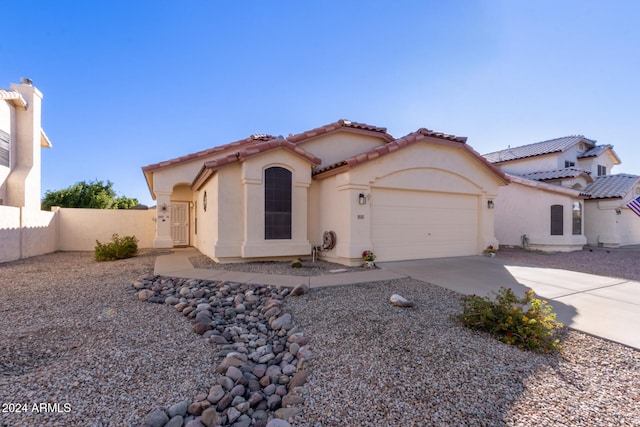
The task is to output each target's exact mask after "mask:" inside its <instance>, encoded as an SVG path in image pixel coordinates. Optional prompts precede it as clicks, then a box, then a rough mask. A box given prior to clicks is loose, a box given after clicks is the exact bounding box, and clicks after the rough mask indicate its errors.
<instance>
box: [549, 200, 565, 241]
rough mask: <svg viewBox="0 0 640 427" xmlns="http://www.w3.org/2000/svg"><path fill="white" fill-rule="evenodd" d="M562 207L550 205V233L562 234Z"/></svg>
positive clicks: (554, 234) (553, 234)
mask: <svg viewBox="0 0 640 427" xmlns="http://www.w3.org/2000/svg"><path fill="white" fill-rule="evenodd" d="M563 217H564V208H563V206H562V205H553V206H551V235H552V236H562V235H563V234H564V224H563Z"/></svg>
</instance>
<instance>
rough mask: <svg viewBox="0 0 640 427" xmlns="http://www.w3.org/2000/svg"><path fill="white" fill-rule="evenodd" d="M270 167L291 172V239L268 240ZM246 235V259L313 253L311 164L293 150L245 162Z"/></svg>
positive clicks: (244, 249) (244, 238)
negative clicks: (309, 215)
mask: <svg viewBox="0 0 640 427" xmlns="http://www.w3.org/2000/svg"><path fill="white" fill-rule="evenodd" d="M270 167H282V168H284V169H287V170H289V171H290V172H291V180H292V182H291V183H292V187H293V188H292V193H291V218H292V219H291V221H292V223H291V239H283V240H280V239H270V240H267V239H265V222H264V218H265V211H264V206H265V190H264V174H265V170H266V169H268V168H270ZM241 174H242V175H241V180H240V182H242V186H243V196H244V200H243V215H242V218H243V219H244V236H243V239H242V248H241V250H242V256H243V257H245V258H250V257H265V256H271V257H280V256H283V257H284V256H286V257H290V256H301V255H309V254H310V253H311V244H310V243H309V241H308V240H307V208H308V205H307V189H308V188H309V185H310V184H311V165H310V164H309V162H307V161H306V160H303V159H302V158H300V157H298V156H296V155H294V154H292V153H291V152H289V151H286V150H283V149H279V150H273V151H271V152H268V153H266V154H264V155H262V156H256V157H253V158H250V159H248V160H246V161H245V162H243V163H242V172H241Z"/></svg>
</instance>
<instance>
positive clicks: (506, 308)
mask: <svg viewBox="0 0 640 427" xmlns="http://www.w3.org/2000/svg"><path fill="white" fill-rule="evenodd" d="M493 294H495V298H494V299H492V298H491V297H479V296H477V295H467V296H464V297H462V299H461V303H462V314H460V315H459V316H458V319H459V320H461V321H462V322H463V323H464V324H465V326H467V327H468V328H470V329H474V330H480V331H485V332H489V333H490V334H492V335H494V336H495V337H496V338H498V339H499V340H500V341H502V342H504V343H506V344H510V345H515V346H517V347H518V348H520V349H523V350H533V351H538V352H545V353H546V352H549V351H559V350H560V349H561V345H560V340H559V339H558V328H562V326H563V325H562V323H560V322H556V315H555V313H553V312H552V310H553V308H552V307H551V306H550V305H549V304H548V303H547V301H544V300H540V299H538V298H535V293H534V292H533V291H532V290H530V291H527V292H526V293H525V296H524V297H523V298H518V297H517V296H516V295H515V294H514V293H513V291H512V290H511V289H510V288H500V290H499V291H498V292H494V293H493Z"/></svg>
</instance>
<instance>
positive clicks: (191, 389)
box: [0, 252, 215, 427]
mask: <svg viewBox="0 0 640 427" xmlns="http://www.w3.org/2000/svg"><path fill="white" fill-rule="evenodd" d="M155 258H156V257H155V253H152V252H143V253H142V254H141V255H140V256H138V257H136V258H131V259H127V260H121V261H116V262H110V263H97V262H95V261H94V260H93V253H92V252H76V253H72V252H66V253H54V254H49V255H44V256H39V257H33V258H29V259H26V260H22V261H16V262H10V263H4V264H0V295H1V298H0V319H1V320H0V325H1V327H0V404H2V405H3V407H2V408H0V410H2V409H4V410H5V411H6V412H0V426H12V427H13V426H127V425H136V424H139V423H140V422H141V420H142V419H143V417H144V416H145V415H146V414H147V413H148V412H149V411H150V410H151V409H152V408H153V407H155V406H164V405H167V404H168V403H174V402H178V401H180V400H182V399H184V398H185V397H192V396H194V395H196V394H197V393H199V392H201V391H202V390H208V388H209V386H210V385H211V382H212V381H211V378H212V377H213V375H214V374H215V366H214V365H213V364H212V359H213V356H214V355H213V351H212V347H211V345H210V344H209V343H208V342H205V341H204V340H203V339H202V338H201V337H200V336H199V335H196V334H194V333H193V332H192V331H193V329H192V326H191V323H190V322H189V321H188V320H187V319H184V318H182V317H181V316H179V315H175V314H174V313H169V309H168V308H167V307H166V306H162V305H157V304H148V303H143V302H140V301H138V299H137V298H135V296H133V295H132V294H130V293H127V292H126V291H125V285H126V284H128V283H130V282H131V280H132V279H134V278H136V277H138V276H139V275H141V274H145V273H152V272H153V265H154V262H155ZM43 403H44V404H47V403H49V404H58V405H59V406H58V407H57V408H56V407H49V408H47V407H46V406H44V407H43V412H40V411H39V409H40V404H43ZM9 404H20V405H21V407H20V408H19V409H26V412H19V413H18V412H15V411H16V409H17V408H16V406H13V407H9V406H8V405H9ZM34 404H35V405H36V409H37V410H35V411H34V407H33V405H34ZM65 404H67V405H68V406H66V407H65V406H64V405H65ZM4 405H6V406H4ZM25 405H26V406H25ZM67 409H68V411H67Z"/></svg>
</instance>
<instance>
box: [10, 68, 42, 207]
mask: <svg viewBox="0 0 640 427" xmlns="http://www.w3.org/2000/svg"><path fill="white" fill-rule="evenodd" d="M41 104H42V93H40V91H39V90H38V89H36V88H35V87H34V86H33V85H32V84H31V81H30V80H29V79H22V81H21V84H15V83H12V84H11V89H8V90H7V89H0V205H5V206H16V207H25V208H27V209H31V210H40V169H41V162H40V158H41V155H40V149H41V148H50V147H51V142H49V139H48V138H47V136H46V135H45V133H44V131H43V130H42V127H41V124H40V123H41V122H40V113H41Z"/></svg>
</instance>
